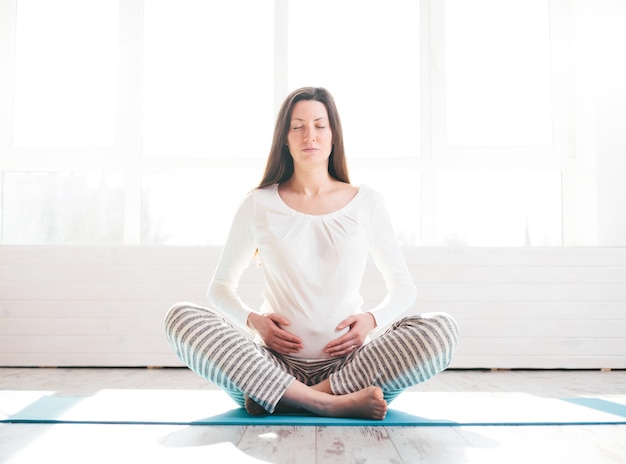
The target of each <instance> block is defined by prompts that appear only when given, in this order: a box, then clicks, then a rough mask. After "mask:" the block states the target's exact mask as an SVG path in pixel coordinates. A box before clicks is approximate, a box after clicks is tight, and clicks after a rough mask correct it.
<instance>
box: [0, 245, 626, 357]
mask: <svg viewBox="0 0 626 464" xmlns="http://www.w3.org/2000/svg"><path fill="white" fill-rule="evenodd" d="M405 253H406V257H407V261H408V262H409V265H410V268H411V272H412V274H413V276H414V278H415V281H416V283H417V286H418V300H417V303H416V305H415V308H414V309H416V310H420V311H432V310H437V311H447V312H449V313H451V314H452V315H454V316H455V317H456V318H457V319H458V321H459V324H460V327H461V335H462V336H461V343H460V346H459V348H458V351H457V354H456V357H455V358H454V361H453V364H452V367H458V368H524V367H525V368H607V367H608V368H626V249H625V248H548V249H539V248H510V249H502V248H491V249H490V248H458V249H455V248H410V249H406V250H405ZM218 254H219V248H217V247H215V248H209V247H30V246H26V247H22V246H15V247H12V246H5V247H0V366H177V365H180V363H179V362H178V360H177V359H176V358H175V357H174V355H173V354H172V352H171V350H170V348H169V346H168V344H167V342H166V340H165V338H164V335H163V327H162V321H163V316H164V314H165V311H166V310H167V308H168V307H169V306H170V305H171V304H173V303H175V302H178V301H182V300H191V301H195V302H197V303H201V304H202V303H204V302H205V301H206V298H205V291H206V288H207V283H208V281H209V279H210V277H211V274H212V272H213V269H214V266H215V263H216V260H217V257H218ZM260 278H261V275H260V271H259V270H258V269H257V268H255V267H254V266H252V267H251V268H249V270H248V272H247V273H246V275H245V278H244V281H243V282H242V285H241V290H242V292H243V294H244V296H245V297H246V299H247V300H248V301H249V302H250V303H251V304H253V305H255V304H258V302H259V296H258V295H259V288H260V285H259V283H260ZM382 292H383V288H382V282H381V280H380V279H379V276H378V274H377V271H376V270H375V268H370V269H368V272H367V274H366V282H365V285H364V296H365V298H366V301H367V302H371V303H373V302H374V301H375V300H376V299H377V298H379V297H380V295H381V294H382Z"/></svg>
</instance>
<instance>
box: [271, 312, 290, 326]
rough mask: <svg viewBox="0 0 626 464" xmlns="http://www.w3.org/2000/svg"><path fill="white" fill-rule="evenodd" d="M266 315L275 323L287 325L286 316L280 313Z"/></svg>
mask: <svg viewBox="0 0 626 464" xmlns="http://www.w3.org/2000/svg"><path fill="white" fill-rule="evenodd" d="M267 317H268V318H269V319H270V320H272V321H274V322H276V323H277V324H280V325H289V319H287V318H286V317H284V316H281V315H280V314H275V313H269V314H267Z"/></svg>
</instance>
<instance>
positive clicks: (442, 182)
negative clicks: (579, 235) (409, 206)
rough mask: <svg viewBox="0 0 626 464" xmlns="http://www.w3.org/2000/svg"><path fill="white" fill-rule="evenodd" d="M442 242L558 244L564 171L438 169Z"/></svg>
mask: <svg viewBox="0 0 626 464" xmlns="http://www.w3.org/2000/svg"><path fill="white" fill-rule="evenodd" d="M436 201H437V219H436V220H437V236H438V244H439V245H468V246H529V245H531V246H559V245H561V244H562V240H561V174H560V173H559V172H483V173H479V172H446V173H440V174H438V175H437V200H436Z"/></svg>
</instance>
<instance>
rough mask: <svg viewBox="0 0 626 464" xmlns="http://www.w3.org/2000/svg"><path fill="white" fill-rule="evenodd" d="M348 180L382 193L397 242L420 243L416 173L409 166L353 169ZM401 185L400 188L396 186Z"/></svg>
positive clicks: (406, 244)
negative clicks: (406, 167)
mask: <svg viewBox="0 0 626 464" xmlns="http://www.w3.org/2000/svg"><path fill="white" fill-rule="evenodd" d="M350 181H351V182H352V184H354V185H361V184H364V185H367V186H369V187H371V188H373V189H374V190H376V191H378V192H380V193H382V194H383V195H384V197H385V205H386V207H387V211H389V216H390V217H391V222H392V225H393V228H394V230H395V231H396V234H397V235H398V239H399V241H400V244H401V245H403V246H418V245H419V244H420V173H419V171H417V170H412V169H402V170H400V169H385V170H381V169H353V170H351V171H350ZM400 186H401V187H400Z"/></svg>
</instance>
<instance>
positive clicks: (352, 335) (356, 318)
mask: <svg viewBox="0 0 626 464" xmlns="http://www.w3.org/2000/svg"><path fill="white" fill-rule="evenodd" d="M346 327H350V330H348V332H346V333H345V334H343V335H342V336H341V337H339V338H337V339H335V340H333V341H332V342H330V343H329V344H328V345H326V347H325V348H324V351H325V352H326V353H328V354H329V355H330V356H346V355H348V354H350V353H352V352H353V351H354V350H356V349H358V348H360V347H361V346H363V344H364V343H365V339H366V338H367V336H368V334H369V333H370V332H371V331H372V330H374V329H375V328H376V319H374V316H373V315H372V313H365V314H355V315H353V316H350V317H348V318H347V319H344V320H343V321H341V322H340V323H339V325H338V326H337V330H343V329H345V328H346Z"/></svg>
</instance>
